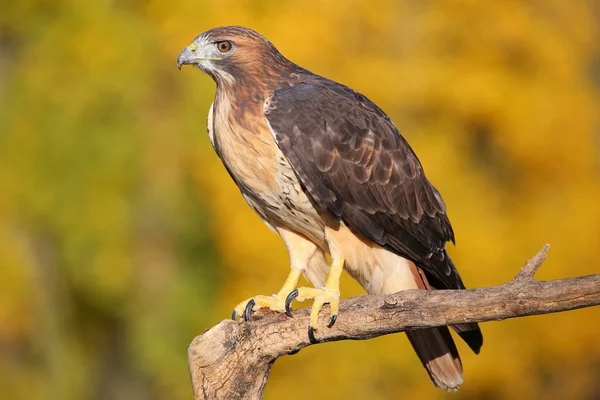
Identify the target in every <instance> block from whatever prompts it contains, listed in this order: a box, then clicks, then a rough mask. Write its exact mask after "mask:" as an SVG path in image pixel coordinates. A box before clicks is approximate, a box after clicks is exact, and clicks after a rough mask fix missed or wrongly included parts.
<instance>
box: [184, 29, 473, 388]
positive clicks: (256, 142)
mask: <svg viewBox="0 0 600 400" xmlns="http://www.w3.org/2000/svg"><path fill="white" fill-rule="evenodd" d="M184 64H191V65H196V66H198V67H199V68H200V69H201V70H202V71H204V72H205V73H207V74H208V75H210V76H211V77H212V78H213V79H214V81H215V82H216V84H217V89H216V95H215V99H214V102H213V104H212V106H211V107H210V110H209V112H208V136H209V138H210V141H211V143H212V145H213V147H214V149H215V151H216V153H217V154H218V155H219V157H220V158H221V160H222V161H223V164H224V166H225V168H226V169H227V171H228V172H229V174H230V175H231V178H232V179H233V180H234V182H235V183H236V184H237V185H238V187H239V188H240V191H241V193H242V195H243V196H244V198H245V199H246V201H247V202H248V204H249V205H250V207H252V209H253V210H254V211H255V212H256V213H257V214H258V215H259V216H260V217H261V218H262V219H263V221H264V222H265V223H266V224H267V225H268V226H269V227H270V228H271V229H272V230H273V231H275V232H276V233H278V234H279V235H280V236H281V238H282V239H283V241H284V243H285V245H286V246H287V249H288V252H289V255H290V267H291V270H290V273H289V275H288V277H287V279H286V281H285V283H284V284H283V287H282V288H281V290H279V292H278V293H277V294H275V295H273V296H254V297H253V298H251V299H248V300H245V301H243V302H241V303H240V304H238V305H237V306H236V307H235V310H234V312H233V318H234V319H235V318H236V317H237V316H240V315H244V316H245V318H246V320H249V319H250V316H251V313H252V312H253V311H255V310H257V309H259V308H269V309H271V310H275V311H280V312H283V311H285V312H286V313H287V314H288V315H290V316H291V314H290V312H289V304H290V302H291V301H292V300H293V299H294V298H295V299H296V300H298V301H303V300H305V299H314V304H313V306H312V310H311V314H310V323H309V328H308V333H309V337H310V338H311V340H315V331H316V329H317V318H318V314H319V311H320V309H321V307H322V306H323V305H324V304H326V303H329V304H330V308H331V320H330V324H329V326H332V325H333V324H334V323H335V320H336V317H337V312H338V306H339V298H340V288H339V287H340V275H341V273H342V270H343V269H345V270H346V271H347V272H348V273H349V274H350V275H351V276H352V277H353V278H354V279H356V280H357V281H358V282H359V283H360V284H361V285H362V286H363V287H364V288H365V289H366V290H367V291H368V292H369V293H372V294H390V293H395V292H398V291H401V290H405V289H417V288H418V289H427V290H432V289H464V288H465V286H464V285H463V282H462V280H461V278H460V275H459V274H458V271H457V270H456V267H455V266H454V264H453V263H452V260H451V259H450V257H449V256H448V253H447V252H446V243H447V242H448V241H452V242H454V233H453V231H452V227H451V225H450V221H449V220H448V217H447V215H446V205H445V204H444V202H443V200H442V197H441V196H440V194H439V192H438V191H437V190H436V189H435V188H434V187H433V185H432V184H431V183H430V182H429V180H428V179H427V178H426V177H425V174H424V172H423V168H422V167H421V163H420V162H419V160H418V159H417V156H416V155H415V153H414V152H413V150H412V149H411V147H410V146H409V144H408V143H407V142H406V140H405V139H404V138H403V137H402V136H401V135H400V133H399V132H398V130H397V129H396V127H395V126H394V124H393V122H392V121H391V120H390V118H389V117H388V116H387V115H386V114H385V113H384V112H383V111H382V110H381V109H380V108H379V107H377V105H375V104H374V103H373V102H372V101H370V100H369V99H368V98H366V97H365V96H363V95H362V94H360V93H358V92H357V91H355V90H353V89H351V88H349V87H347V86H344V85H341V84H339V83H336V82H334V81H331V80H329V79H326V78H323V77H321V76H319V75H315V74H313V73H311V72H309V71H307V70H306V69H304V68H302V67H299V66H298V65H296V64H294V63H293V62H291V61H289V60H287V59H286V58H285V57H284V56H283V55H281V53H280V52H279V51H278V50H277V49H276V48H275V46H273V44H271V42H269V41H268V40H267V39H266V38H264V37H263V36H261V35H260V34H259V33H257V32H255V31H253V30H251V29H248V28H243V27H237V26H225V27H218V28H214V29H211V30H209V31H206V32H204V33H203V34H201V35H200V36H198V37H197V38H196V39H195V40H194V41H193V42H192V44H190V45H189V46H187V47H186V48H185V49H184V50H183V51H182V52H181V54H180V55H179V58H178V60H177V65H178V67H179V68H181V66H182V65H184ZM327 254H329V255H330V257H331V260H332V262H331V264H328V262H327V258H326V255H327ZM301 274H304V275H305V276H306V277H307V278H308V280H309V281H310V282H311V283H312V284H313V285H314V287H297V285H298V279H299V277H300V275H301ZM452 328H454V330H456V331H457V332H458V334H459V335H460V336H461V337H462V338H463V339H464V340H465V341H466V342H467V344H468V345H469V346H470V347H471V349H472V350H473V351H474V352H475V353H479V350H480V348H481V345H482V343H483V337H482V335H481V331H480V330H479V327H478V326H477V324H460V325H454V326H452ZM406 334H407V335H408V339H409V340H410V343H411V344H412V346H413V347H414V349H415V351H416V353H417V355H418V356H419V358H420V360H421V362H422V363H423V365H424V366H425V368H426V369H427V372H428V373H429V376H430V378H431V380H432V382H433V383H434V384H435V385H436V386H438V387H441V388H444V389H447V390H456V389H458V387H459V385H460V384H461V383H462V382H463V378H462V372H463V370H462V364H461V361H460V357H459V355H458V352H457V350H456V346H455V344H454V341H453V340H452V337H451V335H450V332H449V330H448V328H447V327H440V328H431V329H424V330H414V331H408V332H406Z"/></svg>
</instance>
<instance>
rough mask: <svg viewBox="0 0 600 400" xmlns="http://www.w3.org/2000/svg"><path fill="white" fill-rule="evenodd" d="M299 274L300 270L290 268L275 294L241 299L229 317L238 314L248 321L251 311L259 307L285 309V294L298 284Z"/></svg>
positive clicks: (234, 316) (273, 309)
mask: <svg viewBox="0 0 600 400" xmlns="http://www.w3.org/2000/svg"><path fill="white" fill-rule="evenodd" d="M300 274H301V272H300V271H299V270H297V269H296V268H292V269H291V270H290V273H289V275H288V277H287V279H286V280H285V283H284V284H283V286H282V287H281V289H280V290H279V292H277V294H274V295H272V296H263V295H258V296H254V297H252V298H250V299H247V300H244V301H242V302H241V303H239V304H238V305H237V306H235V309H234V310H233V314H232V316H231V318H232V319H234V320H235V319H237V317H238V316H239V315H243V316H244V318H245V319H246V321H250V315H251V313H252V311H257V310H258V309H260V308H268V309H269V310H272V311H278V312H283V311H285V299H286V296H287V295H288V294H289V293H290V292H291V291H292V290H294V289H295V288H296V286H298V280H299V279H300Z"/></svg>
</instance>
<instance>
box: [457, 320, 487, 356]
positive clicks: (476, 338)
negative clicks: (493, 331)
mask: <svg viewBox="0 0 600 400" xmlns="http://www.w3.org/2000/svg"><path fill="white" fill-rule="evenodd" d="M457 333H458V335H459V336H460V337H461V338H462V339H463V340H464V341H465V342H466V343H467V344H468V345H469V347H470V348H471V350H473V353H475V354H479V352H480V351H481V346H483V335H482V334H481V330H480V329H479V326H477V325H475V329H472V330H468V331H460V332H457Z"/></svg>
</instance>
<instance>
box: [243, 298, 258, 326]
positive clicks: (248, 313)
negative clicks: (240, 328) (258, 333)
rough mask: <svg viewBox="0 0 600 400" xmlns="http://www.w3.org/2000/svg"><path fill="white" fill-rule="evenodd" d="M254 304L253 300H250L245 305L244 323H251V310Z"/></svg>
mask: <svg viewBox="0 0 600 400" xmlns="http://www.w3.org/2000/svg"><path fill="white" fill-rule="evenodd" d="M255 304H256V302H255V301H254V299H250V301H249V302H248V304H246V308H245V309H244V319H245V320H246V322H250V321H252V308H253V307H254V305H255Z"/></svg>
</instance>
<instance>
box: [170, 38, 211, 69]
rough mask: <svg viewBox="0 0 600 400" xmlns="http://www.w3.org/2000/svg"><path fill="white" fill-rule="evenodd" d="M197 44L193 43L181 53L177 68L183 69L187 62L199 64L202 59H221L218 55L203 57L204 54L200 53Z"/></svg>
mask: <svg viewBox="0 0 600 400" xmlns="http://www.w3.org/2000/svg"><path fill="white" fill-rule="evenodd" d="M197 50H198V48H197V46H196V45H195V44H194V43H192V44H190V45H189V46H188V47H186V48H185V49H183V51H182V52H181V53H179V57H177V68H179V69H181V66H182V65H185V64H198V63H199V62H200V61H205V60H206V61H210V60H220V58H217V57H202V54H199V52H198V51H197Z"/></svg>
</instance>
